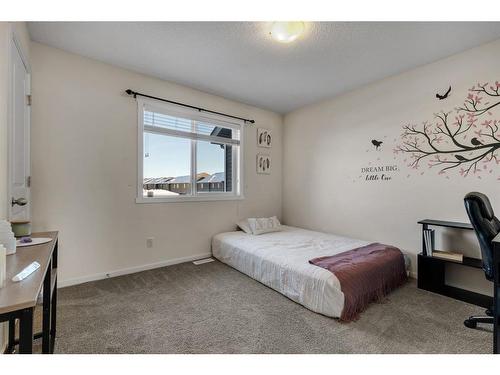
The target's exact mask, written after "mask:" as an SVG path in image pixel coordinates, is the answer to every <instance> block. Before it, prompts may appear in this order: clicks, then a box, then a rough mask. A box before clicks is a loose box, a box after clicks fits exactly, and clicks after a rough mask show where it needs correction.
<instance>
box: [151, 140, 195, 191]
mask: <svg viewBox="0 0 500 375" xmlns="http://www.w3.org/2000/svg"><path fill="white" fill-rule="evenodd" d="M143 171H144V172H143V173H144V180H143V195H144V196H145V197H175V196H179V195H189V194H191V177H190V174H191V140H189V139H185V138H178V137H171V136H167V135H160V134H152V133H147V132H145V133H144V156H143Z"/></svg>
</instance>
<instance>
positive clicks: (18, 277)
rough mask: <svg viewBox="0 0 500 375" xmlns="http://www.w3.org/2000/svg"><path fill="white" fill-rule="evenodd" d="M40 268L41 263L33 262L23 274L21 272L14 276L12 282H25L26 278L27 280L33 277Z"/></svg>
mask: <svg viewBox="0 0 500 375" xmlns="http://www.w3.org/2000/svg"><path fill="white" fill-rule="evenodd" d="M39 268H40V263H38V262H33V263H31V264H30V265H29V266H28V267H26V268H25V269H23V270H22V271H21V272H19V273H18V274H17V275H16V276H14V277H13V278H12V281H14V282H17V281H21V280H24V279H25V278H27V277H28V276H29V275H31V274H32V273H33V272H35V271H36V270H37V269H39Z"/></svg>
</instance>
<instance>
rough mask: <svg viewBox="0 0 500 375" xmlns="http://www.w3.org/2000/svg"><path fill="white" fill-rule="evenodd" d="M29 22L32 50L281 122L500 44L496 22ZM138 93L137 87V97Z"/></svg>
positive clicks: (499, 30)
mask: <svg viewBox="0 0 500 375" xmlns="http://www.w3.org/2000/svg"><path fill="white" fill-rule="evenodd" d="M269 26H270V23H266V22H260V23H259V22H257V23H254V22H159V23H158V22H93V23H89V22H30V23H29V31H30V35H31V38H32V39H33V40H34V41H37V42H40V43H45V44H48V45H51V46H54V47H57V48H60V49H63V50H67V51H70V52H74V53H77V54H80V55H83V56H87V57H90V58H93V59H97V60H100V61H104V62H107V63H110V64H113V65H117V66H120V67H123V68H127V69H131V70H134V71H137V72H141V73H145V74H148V75H151V76H154V77H158V78H162V79H165V80H168V81H173V82H176V83H180V84H183V85H186V86H190V87H193V88H196V89H199V90H202V91H205V92H209V93H213V94H217V95H220V96H224V97H226V98H229V99H233V100H237V101H240V102H243V103H247V104H251V105H255V106H258V107H261V108H267V109H270V110H273V111H276V112H279V113H286V112H289V111H291V110H294V109H296V108H299V107H301V106H304V105H307V104H310V103H313V102H315V101H318V100H321V99H325V98H329V97H333V96H335V95H338V94H340V93H343V92H346V91H349V90H352V89H355V88H357V87H360V86H362V85H365V84H367V83H370V82H373V81H376V80H378V79H382V78H384V77H388V76H390V75H394V74H397V73H400V72H403V71H405V70H408V69H411V68H414V67H417V66H419V65H422V64H426V63H429V62H432V61H435V60H438V59H441V58H444V57H447V56H450V55H452V54H455V53H457V52H460V51H463V50H466V49H468V48H471V47H474V46H477V45H480V44H483V43H486V42H489V41H492V40H494V39H497V38H500V23H498V22H496V23H470V22H469V23H462V22H457V23H450V22H439V23H428V22H398V23H383V22H317V23H316V22H313V23H307V27H306V29H307V31H306V33H305V34H304V35H303V36H302V37H301V38H300V39H299V40H297V41H296V42H294V43H292V44H280V43H277V42H275V41H274V40H272V39H271V38H270V37H269V35H268V32H269ZM135 89H137V90H140V87H137V88H135Z"/></svg>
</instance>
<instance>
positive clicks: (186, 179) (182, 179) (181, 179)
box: [168, 176, 191, 184]
mask: <svg viewBox="0 0 500 375" xmlns="http://www.w3.org/2000/svg"><path fill="white" fill-rule="evenodd" d="M190 182H191V176H177V177H174V178H173V179H171V180H170V181H168V183H169V184H189V183H190Z"/></svg>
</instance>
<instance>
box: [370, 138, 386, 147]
mask: <svg viewBox="0 0 500 375" xmlns="http://www.w3.org/2000/svg"><path fill="white" fill-rule="evenodd" d="M382 143H384V142H382V141H377V140H376V139H372V145H374V146H375V150H378V149H379V147H380V146H381V145H382Z"/></svg>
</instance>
